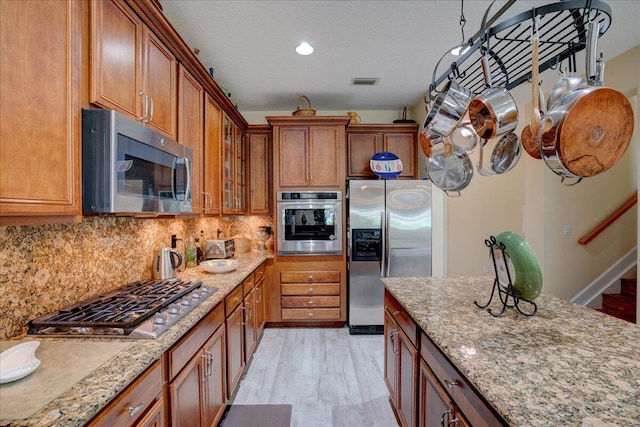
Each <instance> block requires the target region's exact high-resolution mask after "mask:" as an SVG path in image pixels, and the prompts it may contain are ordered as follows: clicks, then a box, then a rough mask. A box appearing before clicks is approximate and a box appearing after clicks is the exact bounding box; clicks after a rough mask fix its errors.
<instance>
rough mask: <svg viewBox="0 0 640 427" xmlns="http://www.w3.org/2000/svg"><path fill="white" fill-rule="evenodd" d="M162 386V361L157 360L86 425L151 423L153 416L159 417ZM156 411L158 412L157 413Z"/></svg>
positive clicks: (161, 409)
mask: <svg viewBox="0 0 640 427" xmlns="http://www.w3.org/2000/svg"><path fill="white" fill-rule="evenodd" d="M162 387H163V381H162V364H161V363H160V361H159V360H158V361H156V362H155V363H154V364H153V365H151V366H150V367H149V368H148V369H147V370H146V371H145V372H143V373H142V374H141V375H140V376H139V377H138V378H137V379H136V380H135V381H134V382H133V383H131V385H129V386H128V387H127V388H126V389H125V390H124V391H123V392H122V393H120V395H118V396H117V397H116V398H115V399H114V400H113V401H112V402H111V403H109V405H108V406H107V407H105V408H104V409H103V410H102V411H100V413H99V414H98V415H96V417H95V418H94V419H93V420H91V421H90V422H89V424H88V426H90V427H102V426H104V427H114V426H131V425H154V424H153V420H154V419H155V420H159V421H162V420H163V417H164V406H163V397H162V395H163V393H162ZM157 412H159V413H158V414H156V413H157ZM154 414H156V415H154ZM145 422H149V423H150V424H145Z"/></svg>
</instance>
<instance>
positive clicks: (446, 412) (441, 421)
mask: <svg viewBox="0 0 640 427" xmlns="http://www.w3.org/2000/svg"><path fill="white" fill-rule="evenodd" d="M449 414H451V409H447V410H446V411H444V412H443V413H442V418H441V419H440V426H441V427H447V426H448V425H449V424H448V423H447V424H445V418H449Z"/></svg>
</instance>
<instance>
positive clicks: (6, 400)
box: [0, 251, 273, 427]
mask: <svg viewBox="0 0 640 427" xmlns="http://www.w3.org/2000/svg"><path fill="white" fill-rule="evenodd" d="M272 257H273V254H272V253H268V252H259V251H255V252H247V253H240V254H236V259H237V260H238V262H239V265H238V268H237V269H236V270H234V271H232V272H230V273H225V274H210V273H207V272H205V271H204V270H202V269H201V268H198V267H194V268H189V269H187V270H186V271H184V272H182V273H179V274H178V278H179V279H181V280H191V281H202V282H203V284H205V285H209V286H215V287H216V288H218V291H217V292H216V293H215V294H213V295H212V296H210V297H209V298H207V300H205V301H204V302H203V303H202V304H200V305H199V306H198V307H197V308H196V309H194V310H193V311H191V312H190V313H189V314H187V315H186V316H185V317H184V318H182V319H181V320H180V321H179V322H178V323H176V324H175V325H173V326H172V327H171V328H169V329H168V330H167V331H165V332H164V333H163V334H162V335H160V337H158V338H157V339H131V338H129V339H110V338H41V337H23V338H21V339H20V340H15V341H12V342H4V343H3V344H4V346H3V347H2V348H3V349H4V348H8V347H10V346H11V345H14V344H18V343H20V342H22V341H32V340H36V341H40V342H41V345H40V347H39V348H38V350H36V357H38V358H41V357H42V356H43V355H45V354H46V355H51V359H52V360H53V358H54V357H55V358H56V359H63V360H64V359H65V356H69V357H68V359H69V360H72V359H73V358H72V357H71V356H72V355H71V354H70V353H68V352H73V357H77V356H78V354H82V350H81V349H80V348H81V347H82V346H83V345H86V344H87V343H100V344H99V345H100V346H105V345H106V346H108V347H110V349H105V350H111V354H112V355H111V356H110V357H109V358H108V359H107V360H106V361H104V360H98V359H97V358H96V359H90V360H85V361H84V363H85V364H86V365H87V366H89V367H90V369H88V372H87V373H86V375H84V376H83V377H81V378H77V379H75V378H73V379H72V380H70V383H69V384H68V387H62V388H63V390H61V391H60V392H59V394H57V395H55V396H51V397H50V398H49V399H48V400H47V401H46V402H44V403H42V405H44V406H42V405H40V406H37V405H36V408H35V409H34V410H29V409H26V410H25V416H26V418H24V417H19V418H15V417H14V418H13V419H11V418H8V417H6V416H5V415H4V414H3V412H4V411H5V410H4V409H2V408H3V407H5V405H7V407H8V406H9V404H12V405H13V407H14V410H15V407H16V405H15V401H16V400H18V401H19V399H24V398H25V392H28V391H27V389H28V390H38V389H41V390H46V389H48V388H50V385H48V384H46V382H47V381H50V380H51V378H57V379H58V381H60V378H67V377H70V376H71V375H72V374H73V372H72V371H74V370H75V366H74V365H77V363H76V364H74V363H48V364H47V360H42V359H41V361H42V365H41V366H40V367H39V368H38V370H36V371H35V372H34V373H33V374H31V375H30V376H28V377H25V378H23V379H21V380H18V381H15V382H13V383H7V384H2V385H0V401H1V402H2V403H1V405H0V426H60V427H62V426H64V427H73V426H83V425H85V424H86V423H87V422H88V421H89V420H91V419H92V418H93V417H94V416H95V415H96V414H97V413H98V412H99V411H100V410H101V409H102V408H104V407H105V406H106V405H107V404H108V403H109V402H110V401H111V400H112V399H113V398H114V397H115V396H117V395H118V394H119V393H120V392H121V391H122V390H124V389H125V388H126V387H127V386H128V385H129V384H130V383H131V382H132V381H133V380H135V379H136V378H137V377H138V375H140V374H141V373H142V372H144V370H145V369H147V368H148V367H149V366H151V364H153V362H155V361H156V360H158V358H159V357H160V356H161V355H162V354H163V353H164V352H165V351H166V350H167V349H169V348H170V347H171V346H172V345H173V344H174V343H176V342H177V341H178V340H179V339H180V338H181V337H182V336H183V335H184V334H185V333H186V332H188V331H189V330H190V329H191V328H192V327H193V326H194V325H195V324H196V323H197V322H198V321H199V320H200V319H202V318H203V317H204V316H205V315H206V314H207V313H209V311H211V309H212V308H214V307H215V306H216V305H217V304H218V303H219V302H221V301H223V299H224V297H225V296H226V295H228V294H229V292H231V291H232V290H233V289H234V288H235V287H236V286H237V285H238V284H240V283H242V281H243V280H244V279H245V278H246V277H247V276H248V275H249V274H250V273H251V272H252V271H253V270H255V269H256V268H257V267H258V266H260V264H261V263H262V262H263V261H264V260H266V259H268V258H272ZM109 343H111V344H109ZM96 345H98V344H96ZM70 349H72V350H70ZM78 349H80V350H78ZM45 350H46V353H45V352H44V351H45ZM94 353H96V352H94ZM97 353H98V354H100V353H103V352H97ZM84 354H89V356H87V357H89V358H91V357H93V356H91V352H88V353H84ZM96 357H98V356H97V355H96ZM101 357H103V358H104V355H103V354H102V355H101ZM94 366H95V368H94ZM45 368H46V369H45ZM47 370H49V372H47ZM39 371H41V372H39ZM51 371H53V372H51ZM58 387H60V386H59V385H58ZM19 405H20V404H19V403H18V406H19ZM27 406H28V405H25V407H27ZM7 411H8V410H7Z"/></svg>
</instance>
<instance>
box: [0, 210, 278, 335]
mask: <svg viewBox="0 0 640 427" xmlns="http://www.w3.org/2000/svg"><path fill="white" fill-rule="evenodd" d="M262 225H267V226H271V225H272V220H271V217H268V216H265V217H262V216H246V217H245V216H242V217H228V218H227V217H223V218H222V219H218V218H200V219H174V218H171V219H134V218H128V217H85V218H83V220H82V223H80V224H54V225H42V226H9V227H0V339H8V338H12V337H15V336H20V335H22V334H24V333H26V329H27V323H28V322H29V320H31V319H33V318H36V317H39V316H42V315H45V314H48V313H51V312H53V311H56V310H59V309H60V308H63V307H66V306H69V305H72V304H74V303H76V302H78V301H81V300H84V299H87V298H90V297H92V296H95V295H97V294H99V293H102V292H106V291H109V290H112V289H114V288H117V287H119V286H121V285H124V284H127V283H130V282H135V281H138V280H149V279H151V277H152V273H151V264H152V259H153V256H154V254H155V252H156V251H157V250H158V249H159V248H161V247H165V246H166V247H168V246H170V245H171V235H172V234H176V235H177V236H178V238H182V239H183V240H182V241H181V242H178V250H180V251H183V249H184V242H185V241H186V240H187V238H188V236H190V235H193V236H194V237H199V236H200V230H203V231H204V235H205V238H207V239H216V238H224V237H227V236H225V233H233V234H235V235H238V234H241V235H242V236H244V237H245V238H247V239H250V240H251V244H252V247H253V248H255V233H256V232H257V229H258V227H259V226H262ZM218 230H220V231H221V234H220V235H219V236H218ZM238 230H239V231H238ZM228 237H232V236H228Z"/></svg>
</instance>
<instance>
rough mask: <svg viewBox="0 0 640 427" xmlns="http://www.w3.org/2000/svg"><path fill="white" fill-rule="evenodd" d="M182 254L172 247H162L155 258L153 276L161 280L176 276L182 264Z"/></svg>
mask: <svg viewBox="0 0 640 427" xmlns="http://www.w3.org/2000/svg"><path fill="white" fill-rule="evenodd" d="M182 262H183V260H182V255H180V253H179V252H177V251H174V250H173V249H171V248H162V249H160V250H159V251H158V254H157V255H156V256H155V258H154V259H153V278H154V279H160V280H167V279H173V278H175V277H176V271H177V270H178V267H180V266H181V265H182Z"/></svg>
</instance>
